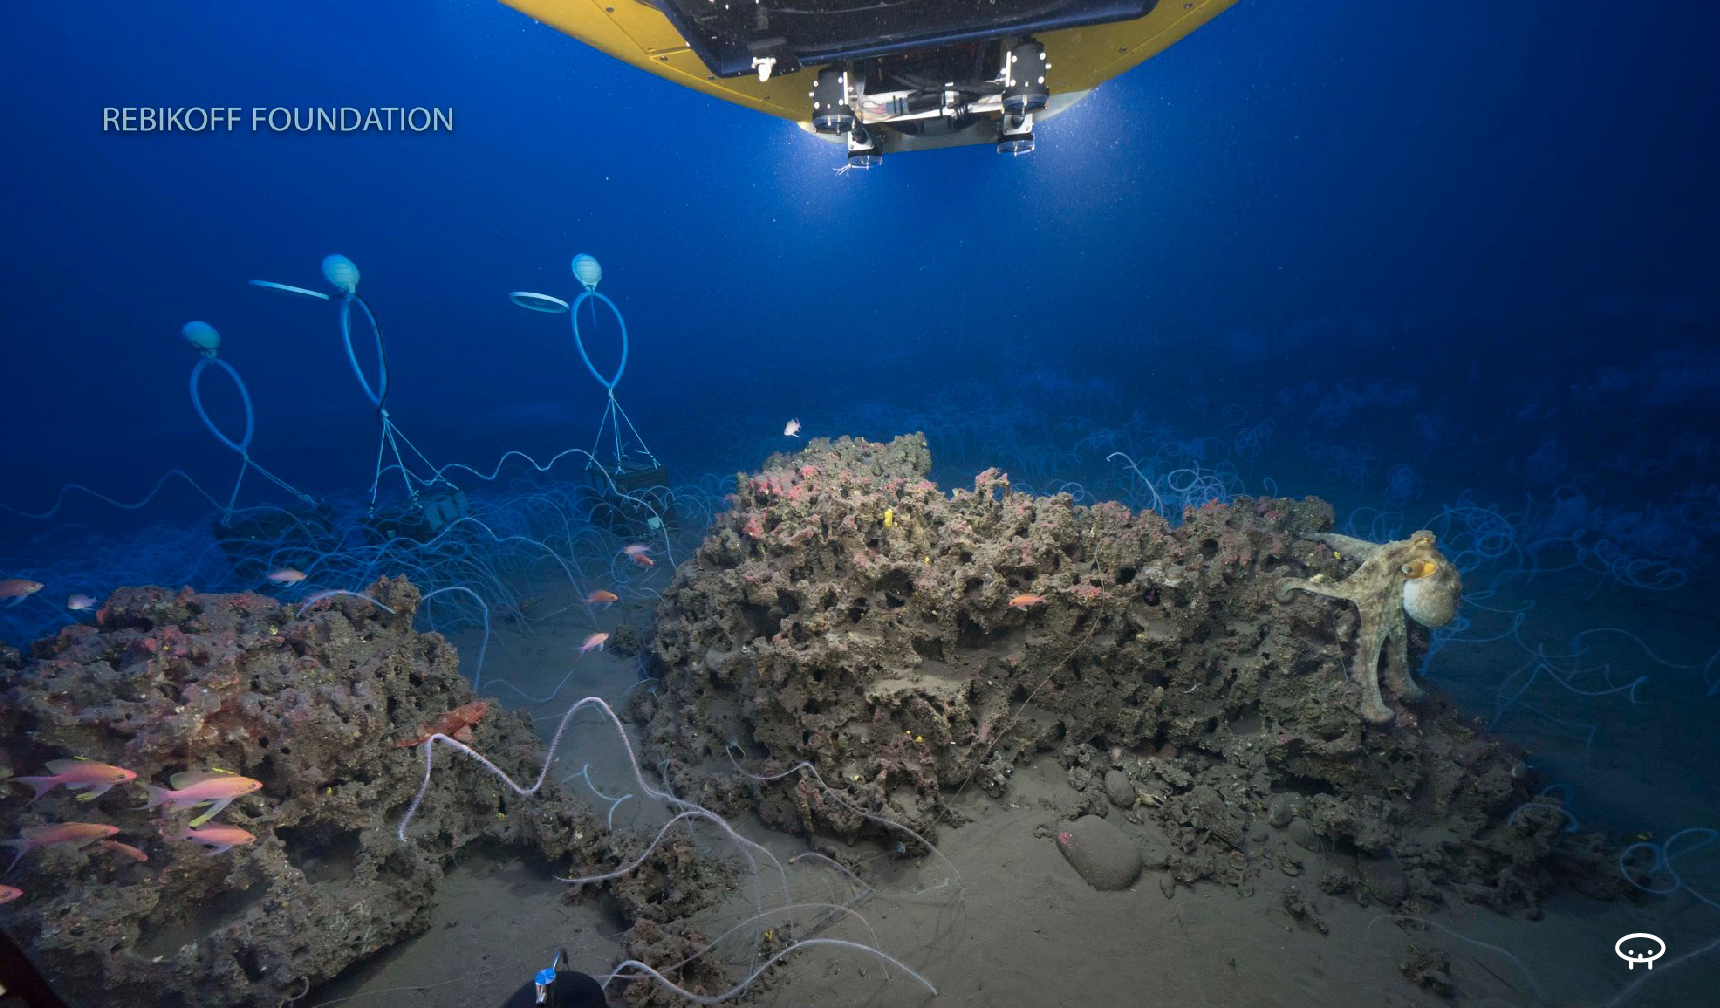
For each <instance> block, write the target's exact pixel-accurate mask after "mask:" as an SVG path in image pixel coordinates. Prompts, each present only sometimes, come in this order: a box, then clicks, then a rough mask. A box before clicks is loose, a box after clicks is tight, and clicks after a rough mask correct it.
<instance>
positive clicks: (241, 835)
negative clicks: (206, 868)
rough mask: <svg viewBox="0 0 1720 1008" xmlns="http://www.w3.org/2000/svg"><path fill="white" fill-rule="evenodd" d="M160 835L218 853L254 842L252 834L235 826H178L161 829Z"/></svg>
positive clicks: (255, 840)
mask: <svg viewBox="0 0 1720 1008" xmlns="http://www.w3.org/2000/svg"><path fill="white" fill-rule="evenodd" d="M161 835H162V836H164V837H166V838H167V839H169V840H190V841H191V842H193V843H200V844H202V845H203V846H205V847H207V848H209V853H211V854H220V853H222V852H223V851H226V850H230V849H231V848H234V847H239V846H242V845H244V844H248V843H256V842H257V838H256V836H254V835H253V834H251V833H249V832H246V831H245V830H242V829H240V828H239V827H237V826H205V827H203V828H202V829H192V828H191V827H189V826H178V827H175V828H173V829H168V830H163V831H162V833H161Z"/></svg>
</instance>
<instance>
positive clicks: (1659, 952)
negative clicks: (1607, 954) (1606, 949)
mask: <svg viewBox="0 0 1720 1008" xmlns="http://www.w3.org/2000/svg"><path fill="white" fill-rule="evenodd" d="M1639 938H1644V939H1647V940H1648V941H1650V942H1653V943H1654V946H1653V947H1652V951H1651V950H1650V948H1651V947H1650V946H1647V945H1645V944H1643V943H1640V942H1638V941H1637V939H1639ZM1627 942H1628V943H1630V945H1631V947H1630V948H1628V949H1627V948H1625V944H1626V943H1627ZM1613 952H1614V953H1615V954H1616V955H1617V956H1618V957H1619V958H1620V959H1623V960H1624V961H1625V962H1627V963H1630V968H1631V969H1636V964H1637V963H1645V964H1647V966H1648V968H1649V969H1653V968H1654V961H1655V960H1656V959H1659V958H1660V957H1661V956H1663V955H1665V954H1666V942H1664V941H1661V940H1660V938H1659V937H1657V936H1655V935H1651V934H1645V933H1643V932H1641V931H1638V932H1636V933H1635V934H1627V935H1625V936H1624V937H1623V938H1620V939H1619V940H1618V941H1616V942H1614V943H1613Z"/></svg>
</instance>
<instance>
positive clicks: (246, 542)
mask: <svg viewBox="0 0 1720 1008" xmlns="http://www.w3.org/2000/svg"><path fill="white" fill-rule="evenodd" d="M338 528H339V525H338V523H337V522H336V520H335V516H334V512H332V511H330V510H329V509H328V508H327V507H326V506H323V505H320V504H319V505H317V506H315V507H308V508H298V509H290V508H279V509H275V508H271V509H268V510H265V511H262V512H261V513H255V514H252V515H250V516H249V517H246V518H243V519H241V520H239V521H234V522H232V523H230V524H227V525H223V524H221V520H220V519H216V520H215V521H214V522H212V523H211V526H210V531H211V532H213V533H214V535H215V541H216V543H217V544H218V545H219V546H220V547H221V552H222V553H223V554H225V555H226V557H227V563H228V565H229V566H231V567H232V568H233V574H234V576H235V577H237V578H238V579H239V580H240V581H241V582H251V581H262V580H263V578H264V577H265V576H267V575H268V573H269V572H270V571H272V570H275V569H277V568H280V567H297V568H299V569H301V570H302V569H305V568H308V567H310V566H311V565H313V564H315V563H316V561H317V560H318V559H320V558H321V557H323V556H325V555H326V554H328V553H329V552H330V551H331V550H333V549H335V548H336V547H335V543H336V541H337V540H338V538H339V533H338V532H337V531H336V530H337V529H338Z"/></svg>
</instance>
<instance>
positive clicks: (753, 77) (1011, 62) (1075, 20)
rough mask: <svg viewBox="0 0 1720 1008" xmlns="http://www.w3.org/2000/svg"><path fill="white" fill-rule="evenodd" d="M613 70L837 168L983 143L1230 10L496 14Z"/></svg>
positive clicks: (1004, 1) (1099, 2)
mask: <svg viewBox="0 0 1720 1008" xmlns="http://www.w3.org/2000/svg"><path fill="white" fill-rule="evenodd" d="M503 2H504V3H506V4H507V5H508V6H510V7H514V8H516V9H518V10H519V11H521V12H522V13H525V14H528V15H530V16H531V17H533V18H536V19H537V20H539V21H541V22H543V23H544V24H547V25H549V26H550V27H552V28H555V29H557V30H558V31H561V32H564V33H566V34H568V35H571V36H573V37H574V38H576V39H578V40H580V41H581V42H584V43H586V44H587V45H590V46H592V47H593V48H595V49H599V50H601V51H603V52H605V53H608V54H609V55H611V56H613V57H615V58H616V59H619V60H623V61H625V62H628V63H631V64H633V65H634V66H637V67H640V68H642V69H645V70H649V71H651V72H652V73H654V74H657V75H658V76H660V77H664V78H667V79H668V80H671V81H674V82H675V83H677V84H680V85H683V86H685V87H689V88H692V89H693V90H695V91H702V92H704V93H705V94H708V95H711V96H713V97H716V98H721V99H723V100H724V101H729V102H733V103H735V104H736V105H740V106H743V107H745V108H749V109H753V110H755V111H758V112H764V113H767V114H769V115H774V116H780V117H782V118H784V119H789V120H792V121H794V122H796V123H799V124H801V125H802V126H803V127H804V128H806V129H807V130H808V131H810V132H815V133H819V134H822V135H825V136H827V137H830V138H832V139H834V140H838V141H845V142H846V144H847V147H848V154H849V164H850V165H852V166H854V167H870V166H872V165H874V164H876V163H877V162H878V158H879V157H880V156H881V155H883V154H891V153H896V152H899V151H906V150H923V149H927V148H935V147H954V146H961V145H965V144H981V143H989V144H995V145H997V149H998V150H999V151H1001V152H1003V153H1008V154H1023V153H1026V152H1028V151H1030V150H1032V149H1033V146H1034V138H1033V124H1034V122H1035V120H1036V119H1037V120H1040V121H1043V120H1044V119H1045V118H1047V117H1048V116H1051V115H1055V114H1056V113H1057V112H1059V111H1061V110H1062V109H1064V108H1067V107H1068V106H1070V105H1071V104H1073V103H1074V102H1075V101H1078V100H1079V99H1080V98H1081V97H1082V96H1084V95H1085V94H1086V93H1087V92H1088V91H1090V90H1091V89H1093V88H1094V87H1095V86H1097V85H1098V84H1100V83H1102V82H1104V81H1107V80H1110V79H1111V78H1113V77H1115V76H1117V75H1118V74H1121V73H1123V72H1124V71H1126V70H1129V69H1130V68H1132V67H1134V66H1136V65H1137V64H1139V63H1141V62H1142V61H1143V60H1146V59H1148V58H1150V57H1153V56H1156V55H1158V54H1159V53H1161V52H1163V51H1164V50H1165V49H1166V48H1168V47H1169V46H1170V45H1171V43H1173V42H1175V41H1177V40H1178V39H1180V38H1182V37H1183V36H1185V35H1187V34H1188V33H1189V32H1192V31H1194V30H1195V29H1196V28H1199V27H1200V26H1201V25H1203V24H1205V23H1206V22H1208V21H1210V20H1212V18H1213V17H1215V16H1217V15H1218V13H1219V12H1220V11H1223V10H1224V9H1225V8H1227V7H1229V6H1230V5H1231V4H1232V3H1234V2H1235V0H651V2H644V0H503Z"/></svg>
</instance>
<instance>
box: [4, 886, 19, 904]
mask: <svg viewBox="0 0 1720 1008" xmlns="http://www.w3.org/2000/svg"><path fill="white" fill-rule="evenodd" d="M22 895H24V890H22V889H20V888H18V887H17V886H9V885H0V903H10V902H12V901H13V900H15V899H17V898H18V897H20V896H22Z"/></svg>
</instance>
